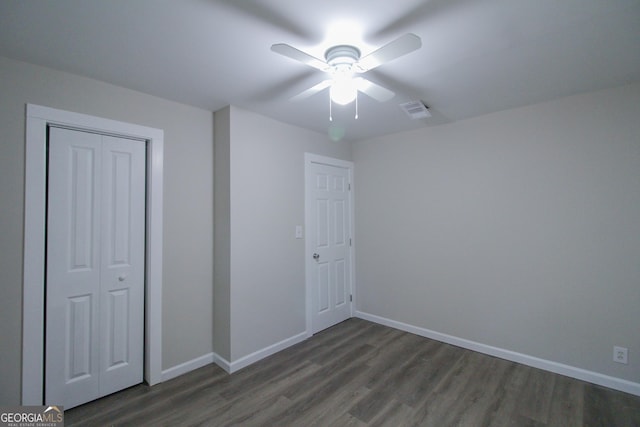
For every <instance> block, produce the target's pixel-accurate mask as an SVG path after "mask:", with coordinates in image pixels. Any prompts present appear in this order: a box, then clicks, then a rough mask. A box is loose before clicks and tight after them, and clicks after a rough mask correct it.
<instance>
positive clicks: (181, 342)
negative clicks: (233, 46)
mask: <svg viewBox="0 0 640 427" xmlns="http://www.w3.org/2000/svg"><path fill="white" fill-rule="evenodd" d="M27 103H32V104H39V105H44V106H48V107H53V108H58V109H62V110H68V111H73V112H79V113H85V114H90V115H94V116H99V117H104V118H109V119H114V120H120V121H125V122H130V123H135V124H140V125H144V126H150V127H155V128H160V129H164V137H165V139H164V140H165V148H164V150H165V151H164V161H165V163H164V172H165V175H164V203H165V204H164V229H163V230H164V251H163V256H164V268H163V275H164V282H163V285H164V287H163V325H162V326H163V350H162V357H163V369H167V368H170V367H173V366H175V365H177V364H180V363H183V362H186V361H189V360H192V359H194V358H197V357H199V356H202V355H205V354H209V353H211V351H212V339H211V337H212V304H211V301H212V286H211V283H212V281H213V272H212V257H213V255H212V252H213V237H212V233H213V115H212V113H211V112H208V111H205V110H201V109H198V108H193V107H189V106H186V105H182V104H178V103H175V102H170V101H166V100H163V99H160V98H156V97H152V96H149V95H145V94H142V93H139V92H135V91H131V90H128V89H124V88H121V87H117V86H112V85H109V84H105V83H102V82H98V81H95V80H91V79H87V78H84V77H79V76H75V75H71V74H67V73H62V72H59V71H55V70H51V69H47V68H42V67H37V66H34V65H30V64H26V63H22V62H17V61H13V60H9V59H6V58H1V57H0V129H2V136H0V197H1V199H0V200H2V201H1V202H0V236H1V237H0V253H2V256H1V257H0V272H1V273H2V274H1V279H0V280H1V284H0V325H2V326H1V327H0V378H1V379H2V380H0V405H9V404H18V403H19V401H20V372H21V341H22V340H21V336H22V253H23V244H22V238H23V227H24V221H23V215H24V164H25V152H24V143H25V140H24V127H25V105H26V104H27ZM186 314H188V316H187V315H186ZM185 331H189V333H185Z"/></svg>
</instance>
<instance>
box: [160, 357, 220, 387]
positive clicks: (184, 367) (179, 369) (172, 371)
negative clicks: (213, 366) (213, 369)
mask: <svg viewBox="0 0 640 427" xmlns="http://www.w3.org/2000/svg"><path fill="white" fill-rule="evenodd" d="M216 356H217V354H215V353H209V354H205V355H204V356H200V357H196V358H195V359H192V360H189V361H187V362H184V363H181V364H179V365H176V366H173V367H171V368H169V369H165V370H163V371H162V381H169V380H170V379H173V378H175V377H179V376H180V375H184V374H186V373H187V372H191V371H194V370H196V369H198V368H202V367H203V366H206V365H209V364H210V363H213V362H214V361H215V358H216Z"/></svg>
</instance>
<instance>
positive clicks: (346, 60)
mask: <svg viewBox="0 0 640 427" xmlns="http://www.w3.org/2000/svg"><path fill="white" fill-rule="evenodd" d="M324 57H325V59H326V61H327V63H328V64H329V65H331V66H332V67H335V68H338V67H344V66H346V67H349V68H350V67H351V65H353V64H355V63H356V62H358V60H359V59H360V49H358V48H357V47H355V46H350V45H346V44H344V45H338V46H333V47H330V48H329V49H327V51H326V52H325V53H324Z"/></svg>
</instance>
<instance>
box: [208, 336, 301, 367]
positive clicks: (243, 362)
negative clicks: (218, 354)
mask: <svg viewBox="0 0 640 427" xmlns="http://www.w3.org/2000/svg"><path fill="white" fill-rule="evenodd" d="M306 339H307V333H306V332H302V333H300V334H297V335H294V336H292V337H289V338H286V339H284V340H282V341H280V342H277V343H275V344H272V345H270V346H268V347H265V348H263V349H261V350H258V351H255V352H253V353H251V354H249V355H247V356H244V357H241V358H240V359H238V360H235V361H233V362H228V361H226V360H224V359H222V362H223V363H224V364H226V366H228V369H226V368H225V366H222V365H220V367H221V368H222V369H224V370H226V371H227V372H229V373H230V374H231V373H234V372H236V371H238V370H240V369H242V368H244V367H247V366H249V365H251V364H252V363H255V362H257V361H258V360H261V359H264V358H265V357H268V356H271V355H272V354H274V353H277V352H279V351H282V350H284V349H285V348H287V347H291V346H292V345H294V344H298V343H299V342H301V341H304V340H306Z"/></svg>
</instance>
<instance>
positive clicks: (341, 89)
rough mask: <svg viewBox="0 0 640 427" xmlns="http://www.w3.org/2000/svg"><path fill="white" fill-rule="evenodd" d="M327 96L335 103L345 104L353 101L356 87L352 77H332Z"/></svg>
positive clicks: (356, 92)
mask: <svg viewBox="0 0 640 427" xmlns="http://www.w3.org/2000/svg"><path fill="white" fill-rule="evenodd" d="M329 96H330V97H331V100H332V101H333V102H335V103H336V104H340V105H347V104H350V103H352V102H353V101H355V99H356V97H357V96H358V88H357V87H356V84H355V82H354V81H353V79H352V78H338V79H334V80H333V82H332V83H331V88H330V89H329Z"/></svg>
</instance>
